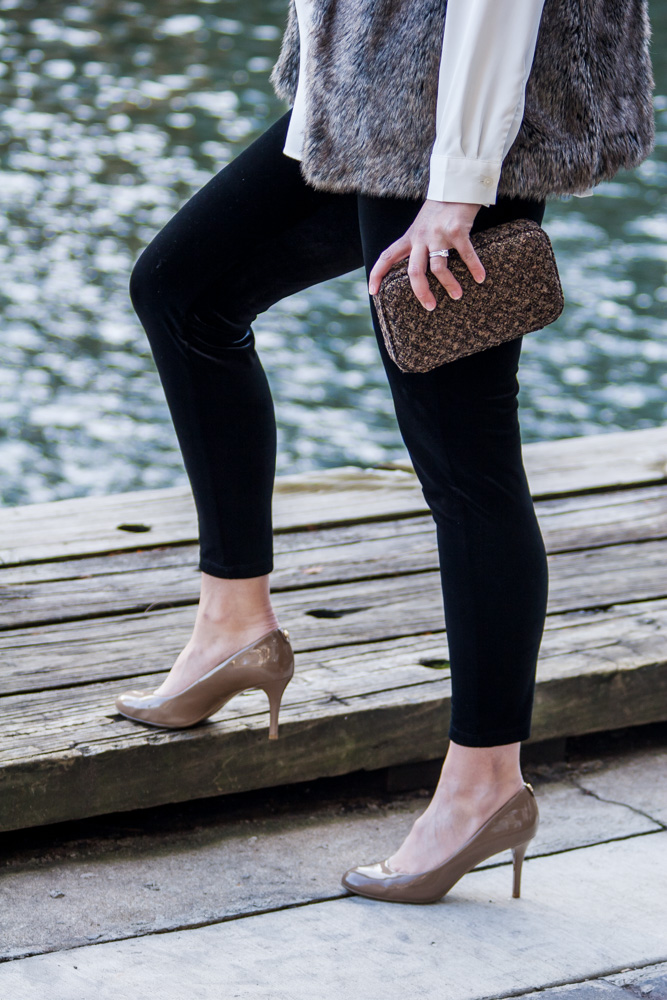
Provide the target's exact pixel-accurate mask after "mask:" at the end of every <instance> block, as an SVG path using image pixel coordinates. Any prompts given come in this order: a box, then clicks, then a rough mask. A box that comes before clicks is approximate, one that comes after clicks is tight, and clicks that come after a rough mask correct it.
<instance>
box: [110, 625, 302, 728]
mask: <svg viewBox="0 0 667 1000" xmlns="http://www.w3.org/2000/svg"><path fill="white" fill-rule="evenodd" d="M293 675H294V653H293V651H292V646H291V643H290V641H289V632H288V631H287V630H286V629H284V628H280V627H279V628H274V629H273V630H272V631H271V632H267V633H266V635H263V636H261V637H260V638H259V639H255V641H254V642H251V643H249V645H247V646H244V647H243V648H242V649H239V650H237V652H236V653H234V654H233V655H232V656H229V657H227V659H226V660H224V661H223V662H222V663H219V664H218V666H217V667H213V669H212V670H209V671H208V673H206V674H204V675H203V677H200V678H199V680H196V681H194V682H193V683H192V684H190V685H189V686H188V687H186V688H185V689H184V690H183V691H179V692H178V693H177V694H172V695H159V694H155V692H154V691H144V690H138V691H135V690H133V691H125V692H124V693H123V694H121V695H119V696H118V697H117V698H116V708H117V709H118V711H119V712H120V714H121V715H124V716H125V718H127V719H133V720H134V721H135V722H145V723H147V724H148V725H150V726H159V727H160V728H162V729H185V728H187V727H189V726H194V725H196V724H197V723H198V722H202V720H203V719H207V718H208V717H209V716H210V715H213V714H214V713H215V712H217V711H218V710H219V709H221V708H222V706H223V705H225V704H226V703H227V702H228V701H229V700H230V698H233V697H234V695H237V694H240V693H241V691H247V690H248V689H249V688H261V689H262V690H263V691H265V692H266V695H267V697H268V699H269V709H270V723H269V739H270V740H277V739H278V713H279V711H280V701H281V699H282V696H283V692H284V690H285V688H286V687H287V685H288V684H289V682H290V680H291V679H292V676H293Z"/></svg>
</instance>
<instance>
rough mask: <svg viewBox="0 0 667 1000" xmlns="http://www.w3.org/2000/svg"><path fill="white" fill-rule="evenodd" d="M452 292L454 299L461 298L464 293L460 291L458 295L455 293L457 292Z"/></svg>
mask: <svg viewBox="0 0 667 1000" xmlns="http://www.w3.org/2000/svg"><path fill="white" fill-rule="evenodd" d="M451 294H452V298H453V299H460V298H461V295H462V293H461V292H459V293H458V295H455V294H454V293H453V292H452V293H451Z"/></svg>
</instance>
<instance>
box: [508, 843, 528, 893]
mask: <svg viewBox="0 0 667 1000" xmlns="http://www.w3.org/2000/svg"><path fill="white" fill-rule="evenodd" d="M529 843H530V841H529V840H527V841H526V843H525V844H519V845H518V846H517V847H513V848H512V871H513V872H514V883H513V885H512V896H513V897H514V898H515V899H518V898H519V896H520V895H521V865H522V864H523V859H524V857H525V854H526V848H527V847H528V844H529Z"/></svg>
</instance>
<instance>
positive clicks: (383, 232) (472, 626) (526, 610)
mask: <svg viewBox="0 0 667 1000" xmlns="http://www.w3.org/2000/svg"><path fill="white" fill-rule="evenodd" d="M419 208H420V203H419V202H417V201H411V200H398V199H381V198H368V197H360V198H359V219H360V231H361V236H362V242H363V247H364V259H365V265H366V270H367V273H370V269H371V268H372V266H373V265H374V263H375V261H376V260H377V258H378V256H379V254H380V253H381V251H382V250H383V249H384V248H385V247H387V246H389V245H390V244H391V243H392V242H394V241H395V240H396V239H398V238H399V237H400V236H401V235H402V234H403V233H404V232H405V230H406V229H407V228H408V227H409V226H410V224H411V223H412V221H413V220H414V217H415V216H416V214H417V212H418V210H419ZM543 211H544V204H543V203H537V202H526V201H522V200H519V199H499V200H498V203H497V204H496V205H493V206H489V208H482V209H480V211H479V213H478V215H477V216H476V219H475V224H474V226H473V229H472V232H475V231H478V230H480V229H484V228H488V227H489V226H492V225H496V224H498V223H500V222H502V221H506V220H508V219H511V218H519V217H529V218H533V219H535V220H536V221H537V222H541V220H542V216H543ZM371 313H372V318H373V324H374V328H375V332H376V336H377V340H378V345H379V348H380V353H381V356H382V360H383V363H384V365H385V368H386V371H387V375H388V378H389V384H390V387H391V391H392V395H393V399H394V404H395V407H396V415H397V419H398V423H399V427H400V430H401V433H402V436H403V439H404V441H405V444H406V446H407V449H408V451H409V453H410V456H411V458H412V461H413V463H414V467H415V471H416V473H417V475H418V477H419V479H420V482H421V484H422V488H423V491H424V496H425V499H426V501H427V503H428V504H429V507H430V509H431V511H432V512H433V517H434V520H435V523H436V531H437V542H438V550H439V557H440V570H441V579H442V592H443V600H444V608H445V620H446V626H447V638H448V644H449V650H450V662H451V678H452V716H451V723H450V732H449V736H450V744H449V749H448V753H447V758H446V760H445V764H444V767H443V772H442V777H441V780H440V784H439V786H438V789H437V791H436V795H435V796H434V799H433V802H432V803H431V805H430V806H429V808H428V809H427V811H426V813H425V814H424V816H423V817H421V818H420V820H418V821H417V823H416V824H415V827H414V828H413V831H412V832H411V834H410V836H409V837H408V839H407V841H406V842H405V844H404V845H403V846H402V847H401V849H400V850H399V851H398V852H397V854H395V855H394V856H393V858H392V859H391V861H392V864H393V865H394V866H395V867H396V868H399V869H403V870H405V871H419V870H425V869H427V868H429V867H433V866H434V865H436V864H439V863H440V862H442V861H444V860H445V858H446V857H448V856H449V855H450V854H451V853H453V852H454V851H455V850H457V849H458V847H460V846H461V844H462V843H463V842H464V841H465V840H466V839H467V838H468V837H469V836H470V835H471V834H472V833H474V832H475V830H476V829H477V828H478V827H479V826H480V825H481V823H482V822H483V821H484V820H485V819H486V818H488V817H489V816H490V815H491V814H492V813H493V812H494V811H495V809H497V808H499V806H500V805H502V804H503V803H504V802H505V801H506V800H507V799H508V798H509V797H510V795H512V794H514V792H515V791H517V790H518V789H519V788H520V787H521V783H522V779H521V771H520V767H519V749H520V742H521V740H524V739H527V737H528V736H529V734H530V717H531V710H532V702H533V695H534V686H535V668H536V661H537V654H538V649H539V645H540V640H541V636H542V630H543V625H544V616H545V612H546V598H547V568H546V556H545V551H544V545H543V542H542V537H541V534H540V530H539V526H538V523H537V519H536V517H535V511H534V508H533V503H532V499H531V496H530V491H529V489H528V484H527V481H526V477H525V472H524V467H523V462H522V457H521V440H520V431H519V422H518V413H517V411H518V406H517V392H518V383H517V369H518V362H519V354H520V350H521V341H520V340H517V341H514V342H511V343H506V344H502V345H499V346H497V347H493V348H490V349H489V350H486V351H483V352H481V353H479V354H475V355H473V356H471V357H468V358H463V359H461V360H459V361H455V362H452V363H449V364H445V365H442V366H441V367H439V368H436V369H434V370H433V371H431V372H427V373H423V374H421V373H420V374H412V373H404V372H401V371H400V369H399V368H398V367H397V366H396V365H395V364H394V362H393V361H392V360H391V358H390V357H389V355H388V354H387V351H386V348H385V346H384V341H383V338H382V334H381V331H380V327H379V323H378V319H377V314H376V312H375V308H374V305H373V302H372V300H371Z"/></svg>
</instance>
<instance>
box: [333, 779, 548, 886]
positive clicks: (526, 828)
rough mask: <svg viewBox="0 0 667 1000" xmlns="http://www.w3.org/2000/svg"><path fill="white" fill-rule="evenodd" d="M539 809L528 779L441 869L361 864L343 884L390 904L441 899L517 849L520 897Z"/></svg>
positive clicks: (514, 854)
mask: <svg viewBox="0 0 667 1000" xmlns="http://www.w3.org/2000/svg"><path fill="white" fill-rule="evenodd" d="M538 825H539V811H538V808H537V802H536V801H535V793H534V791H533V786H532V785H530V784H529V783H528V782H524V785H523V788H520V789H519V791H518V792H516V794H514V795H513V796H511V798H509V799H508V801H507V802H506V803H505V804H504V805H502V806H501V807H500V808H499V809H497V810H496V812H495V813H493V815H492V816H491V817H490V818H489V819H488V820H487V821H486V822H485V823H483V824H482V826H481V827H480V828H479V830H477V832H476V833H474V834H473V835H472V837H470V838H469V839H468V840H467V841H466V843H465V844H464V845H463V846H462V847H461V848H459V850H458V851H456V852H455V853H454V854H453V855H452V856H451V857H450V858H448V859H447V860H446V861H444V862H443V863H442V864H441V865H438V866H437V867H436V868H431V869H429V870H428V871H424V872H417V873H415V874H410V873H407V872H397V871H394V870H393V869H392V868H391V867H390V865H389V864H388V863H387V861H377V862H375V863H374V864H370V865H359V866H358V867H357V868H350V869H349V871H347V872H345V874H344V875H343V878H342V880H341V882H342V885H343V886H344V887H345V888H346V889H349V890H350V892H354V893H357V894H358V895H359V896H365V897H366V898H368V899H381V900H385V901H386V902H390V903H435V902H436V901H437V900H439V899H442V897H443V896H444V895H446V894H447V893H448V892H449V890H450V889H451V888H452V886H453V885H455V884H456V882H458V880H459V879H460V878H461V877H462V876H463V875H465V874H466V873H467V872H469V871H471V869H473V868H475V867H476V865H478V864H480V862H482V861H485V860H486V859H487V858H490V857H491V856H492V855H494V854H498V853H500V852H501V851H506V850H508V849H511V851H512V867H513V887H512V895H513V896H514V897H517V896H519V895H520V886H521V866H522V863H523V859H524V856H525V853H526V848H527V847H528V843H529V842H530V841H531V840H532V838H533V837H534V836H535V834H536V832H537V827H538Z"/></svg>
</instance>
